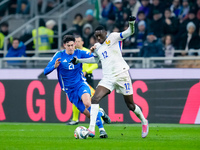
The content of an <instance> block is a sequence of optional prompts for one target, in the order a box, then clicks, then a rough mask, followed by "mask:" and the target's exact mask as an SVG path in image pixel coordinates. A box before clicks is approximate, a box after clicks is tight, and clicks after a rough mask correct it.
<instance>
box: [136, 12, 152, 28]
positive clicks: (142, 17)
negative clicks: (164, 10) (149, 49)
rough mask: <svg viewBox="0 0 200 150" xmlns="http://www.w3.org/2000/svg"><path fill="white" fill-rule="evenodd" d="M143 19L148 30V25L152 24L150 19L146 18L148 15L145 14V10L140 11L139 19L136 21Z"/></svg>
mask: <svg viewBox="0 0 200 150" xmlns="http://www.w3.org/2000/svg"><path fill="white" fill-rule="evenodd" d="M142 20H143V21H145V23H146V30H148V26H149V24H150V20H149V19H148V18H146V16H145V14H144V12H143V11H139V12H138V15H137V21H136V23H137V22H140V21H142Z"/></svg>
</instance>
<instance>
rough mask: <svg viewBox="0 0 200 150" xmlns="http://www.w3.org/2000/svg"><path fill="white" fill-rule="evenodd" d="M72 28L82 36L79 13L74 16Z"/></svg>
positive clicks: (81, 18)
mask: <svg viewBox="0 0 200 150" xmlns="http://www.w3.org/2000/svg"><path fill="white" fill-rule="evenodd" d="M73 26H74V27H75V28H76V30H77V32H78V33H80V35H81V36H82V28H83V16H82V14H80V13H77V14H76V15H75V16H74V20H73Z"/></svg>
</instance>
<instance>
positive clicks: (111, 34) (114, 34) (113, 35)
mask: <svg viewBox="0 0 200 150" xmlns="http://www.w3.org/2000/svg"><path fill="white" fill-rule="evenodd" d="M116 35H120V33H119V32H112V33H110V34H109V36H108V38H109V37H115V36H116Z"/></svg>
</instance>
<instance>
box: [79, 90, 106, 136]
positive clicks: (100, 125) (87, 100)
mask: <svg viewBox="0 0 200 150" xmlns="http://www.w3.org/2000/svg"><path fill="white" fill-rule="evenodd" d="M81 99H82V101H79V103H80V104H78V107H80V105H81V102H83V105H84V106H85V107H86V108H85V110H84V111H83V113H84V114H85V115H86V116H87V117H88V118H90V114H89V112H90V110H91V107H88V106H89V105H90V104H91V103H90V102H91V101H90V96H89V94H88V93H84V94H83V95H82V96H81ZM81 108H82V107H81ZM81 108H80V109H81ZM103 115H104V114H103V112H101V111H98V113H97V118H96V125H97V126H98V128H99V132H100V138H107V137H108V135H107V133H106V131H105V129H104V127H103V122H102V120H101V117H102V116H103ZM89 136H90V137H94V136H95V133H90V134H89Z"/></svg>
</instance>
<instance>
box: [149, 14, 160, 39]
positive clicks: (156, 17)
mask: <svg viewBox="0 0 200 150" xmlns="http://www.w3.org/2000/svg"><path fill="white" fill-rule="evenodd" d="M162 25H163V19H162V14H161V13H160V12H159V10H154V12H153V20H151V22H150V25H149V32H153V33H154V35H155V36H156V37H157V38H161V37H162V36H163V35H162V31H163V26H162Z"/></svg>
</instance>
